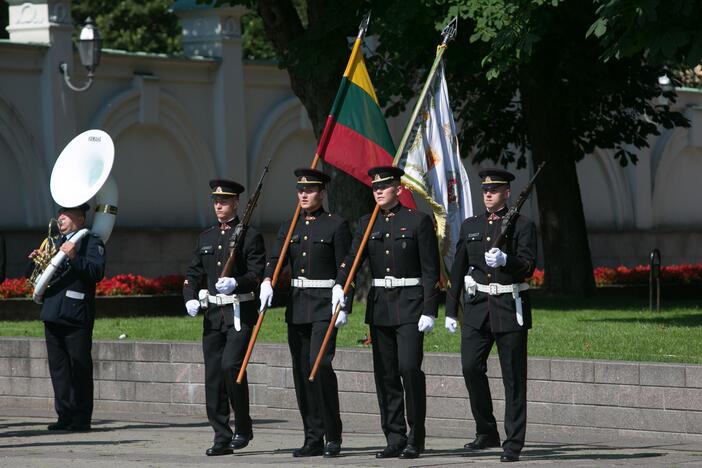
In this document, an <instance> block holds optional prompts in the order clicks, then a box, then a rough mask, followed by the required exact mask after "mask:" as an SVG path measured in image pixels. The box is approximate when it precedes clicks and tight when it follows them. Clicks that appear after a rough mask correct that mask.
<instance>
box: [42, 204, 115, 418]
mask: <svg viewBox="0 0 702 468" xmlns="http://www.w3.org/2000/svg"><path fill="white" fill-rule="evenodd" d="M89 208H90V207H89V206H88V204H87V203H84V204H82V205H81V206H78V207H73V208H60V209H59V211H58V218H57V220H58V224H59V231H60V233H61V240H60V243H59V245H60V250H61V251H62V252H64V253H65V254H66V259H65V260H64V261H63V262H62V263H61V265H60V266H59V267H58V268H57V269H56V271H55V273H54V275H53V277H52V278H51V280H50V281H49V285H48V287H47V289H46V292H45V293H44V303H43V305H42V307H41V317H40V318H41V320H42V321H43V322H44V334H45V337H46V354H47V358H48V361H49V374H50V375H51V384H52V385H53V387H54V407H55V409H56V413H57V414H58V421H56V422H55V423H53V424H50V425H49V427H48V429H49V430H50V431H56V430H69V431H89V430H90V422H91V419H92V415H93V360H92V357H91V354H90V353H91V350H92V346H93V324H94V322H95V285H96V284H97V282H98V281H100V280H101V279H102V277H103V276H104V274H105V245H104V244H103V242H102V240H100V238H99V237H98V236H96V235H95V234H92V233H88V234H87V235H85V236H83V238H82V239H80V240H79V241H78V242H76V243H73V242H71V238H72V237H73V236H74V235H75V234H76V233H77V232H78V231H79V230H81V229H83V228H84V227H85V218H86V216H85V213H86V211H88V209H89ZM37 254H38V251H36V250H35V251H33V252H32V253H31V254H30V255H29V257H30V258H34V257H35V256H36V255H37Z"/></svg>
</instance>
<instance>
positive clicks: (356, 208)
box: [258, 0, 374, 301]
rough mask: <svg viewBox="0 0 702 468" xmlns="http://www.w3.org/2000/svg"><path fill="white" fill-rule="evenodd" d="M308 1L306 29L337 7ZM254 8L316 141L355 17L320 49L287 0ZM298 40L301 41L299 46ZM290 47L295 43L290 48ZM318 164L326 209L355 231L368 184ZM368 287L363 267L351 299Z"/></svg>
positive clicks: (365, 207) (262, 1) (368, 206)
mask: <svg viewBox="0 0 702 468" xmlns="http://www.w3.org/2000/svg"><path fill="white" fill-rule="evenodd" d="M307 4H308V16H309V18H308V20H309V25H308V30H309V28H311V27H314V26H315V24H314V22H315V21H318V18H324V17H325V14H324V12H323V9H324V8H327V9H329V8H331V9H333V8H338V5H337V4H336V3H335V2H330V3H328V2H324V1H321V2H320V1H317V0H308V2H307ZM258 13H259V15H260V16H261V18H262V19H263V24H264V27H265V30H266V34H267V36H268V38H269V39H270V41H271V42H272V43H273V46H274V48H275V50H276V53H277V54H278V56H279V57H281V58H283V65H284V66H285V68H286V70H287V72H288V76H289V77H290V85H291V86H292V89H293V92H294V93H295V95H296V96H297V97H298V98H299V99H300V101H301V102H302V105H303V106H304V107H305V109H306V110H307V115H308V116H309V118H310V121H311V122H312V128H313V130H314V134H315V137H316V138H317V140H319V137H320V136H321V135H322V131H323V130H324V125H325V123H326V121H327V116H328V115H329V111H330V109H331V106H332V103H333V102H334V97H335V96H336V92H337V90H338V88H339V83H340V82H341V76H342V74H343V72H344V68H345V66H346V63H347V61H348V58H349V54H350V50H349V48H348V44H347V42H346V36H347V35H351V34H353V33H355V29H354V28H355V26H356V25H357V23H356V24H353V21H355V19H353V20H352V19H350V24H351V26H350V28H349V29H348V30H347V31H342V30H340V31H339V34H338V35H337V36H336V37H335V38H333V39H332V38H331V36H330V35H327V36H326V37H325V38H324V42H325V45H324V46H323V47H324V49H325V52H324V53H320V52H319V51H318V48H317V45H319V46H320V47H321V46H322V45H321V44H315V43H314V40H313V39H309V40H307V41H305V39H303V38H304V36H305V34H306V32H307V31H306V30H305V28H304V27H303V25H302V21H301V20H300V18H299V16H298V14H297V11H296V10H295V7H294V5H293V3H292V2H291V1H290V0H258ZM327 17H328V13H327ZM359 20H360V19H359ZM330 40H333V42H335V44H332V45H331V47H330V46H329V44H326V43H328V42H329V41H330ZM301 43H305V45H304V46H301ZM293 48H296V49H295V51H294V52H292V51H293ZM310 157H312V155H310ZM318 168H319V169H323V170H324V171H325V172H327V173H328V174H329V175H330V176H331V178H332V181H331V184H330V189H329V190H328V191H327V200H328V204H329V211H331V212H332V213H336V214H338V215H340V216H343V217H344V218H346V219H348V220H349V222H350V223H351V229H352V232H354V231H355V228H356V225H357V222H358V219H359V218H360V217H361V216H363V215H364V214H366V213H369V212H370V211H372V209H373V206H374V201H373V195H372V193H371V191H370V189H369V188H368V187H367V186H365V185H363V184H362V183H361V182H359V181H357V180H356V179H354V178H353V177H351V176H349V175H347V174H345V173H344V172H342V171H339V170H337V169H336V168H334V167H333V166H331V165H330V164H320V165H319V166H318ZM369 288H370V272H369V269H368V267H367V266H364V267H363V268H361V269H359V271H358V272H357V274H356V299H357V300H363V301H365V298H366V295H367V292H368V289H369Z"/></svg>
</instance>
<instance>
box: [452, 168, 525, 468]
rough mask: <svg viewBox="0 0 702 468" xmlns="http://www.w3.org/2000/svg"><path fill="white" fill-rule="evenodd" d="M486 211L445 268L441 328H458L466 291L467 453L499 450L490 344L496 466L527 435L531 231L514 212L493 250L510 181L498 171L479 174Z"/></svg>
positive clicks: (464, 233)
mask: <svg viewBox="0 0 702 468" xmlns="http://www.w3.org/2000/svg"><path fill="white" fill-rule="evenodd" d="M479 174H480V177H481V178H483V179H484V180H483V182H482V188H483V202H484V203H485V208H486V212H485V213H483V214H480V215H477V216H473V217H471V218H468V219H466V220H465V221H464V222H463V225H462V226H461V232H460V238H459V240H458V245H457V247H456V257H455V258H454V260H453V265H452V267H451V288H450V290H449V291H448V294H447V299H446V328H447V329H448V330H449V331H450V332H455V331H456V328H457V320H456V319H457V313H458V304H459V302H460V298H461V296H462V295H463V294H464V290H465V305H464V314H463V327H462V330H461V332H462V337H461V363H462V367H463V377H464V379H465V382H466V387H467V388H468V395H469V397H470V407H471V411H472V413H473V418H474V419H475V425H476V439H475V440H474V441H473V442H470V443H468V444H466V445H465V448H466V449H469V450H481V449H484V448H488V447H499V446H500V436H499V433H498V432H497V423H496V421H495V417H494V415H493V410H492V397H491V395H490V387H489V386H488V378H487V375H486V373H487V359H488V355H489V354H490V350H491V348H492V345H493V343H497V351H498V353H499V357H500V367H501V369H502V382H503V384H504V387H505V433H506V439H505V440H504V442H503V444H502V449H503V454H502V456H501V458H500V461H503V462H511V461H517V460H519V453H520V452H521V450H522V447H523V446H524V436H525V433H526V411H527V401H526V389H527V330H528V329H529V328H531V305H530V302H529V292H528V291H527V290H526V289H528V286H527V284H526V283H525V282H524V281H525V280H526V278H529V277H530V276H531V274H532V273H533V271H534V266H535V261H536V227H535V226H534V223H533V222H532V221H531V220H529V219H527V218H526V217H525V216H521V215H519V214H517V215H516V216H517V218H516V223H515V224H514V227H513V228H512V229H510V230H509V231H507V240H506V243H505V244H504V246H503V247H502V248H501V249H498V248H495V247H493V244H494V242H495V240H496V239H497V237H498V236H499V235H500V233H501V228H502V218H503V217H504V216H505V215H506V214H507V210H508V208H507V200H508V198H509V195H510V191H509V188H510V184H509V183H510V181H512V180H514V175H512V174H511V173H509V172H507V171H504V170H502V169H488V170H484V171H481V172H480V173H479Z"/></svg>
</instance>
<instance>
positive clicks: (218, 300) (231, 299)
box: [207, 292, 256, 306]
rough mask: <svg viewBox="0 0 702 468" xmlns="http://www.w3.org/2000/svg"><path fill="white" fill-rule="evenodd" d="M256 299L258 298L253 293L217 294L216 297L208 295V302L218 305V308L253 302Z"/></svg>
mask: <svg viewBox="0 0 702 468" xmlns="http://www.w3.org/2000/svg"><path fill="white" fill-rule="evenodd" d="M254 297H256V296H255V295H254V293H253V292H249V293H246V294H217V295H216V296H212V295H210V294H208V295H207V302H209V303H210V304H217V305H218V306H223V305H229V304H238V303H240V302H247V301H253V300H254Z"/></svg>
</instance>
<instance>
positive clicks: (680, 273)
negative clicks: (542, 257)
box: [529, 263, 702, 287]
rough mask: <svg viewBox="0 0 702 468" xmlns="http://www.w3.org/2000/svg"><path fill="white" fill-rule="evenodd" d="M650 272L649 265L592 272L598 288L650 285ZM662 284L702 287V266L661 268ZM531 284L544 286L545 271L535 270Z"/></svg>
mask: <svg viewBox="0 0 702 468" xmlns="http://www.w3.org/2000/svg"><path fill="white" fill-rule="evenodd" d="M649 272H650V267H649V266H648V265H637V266H635V267H633V268H628V267H625V266H618V267H616V268H609V267H597V268H595V269H594V270H593V271H592V273H593V275H594V276H595V284H596V285H597V286H610V285H614V284H617V285H633V284H648V275H649ZM661 283H663V284H699V285H702V264H699V263H697V264H688V265H672V266H666V267H661ZM529 284H530V285H531V286H535V287H540V286H543V284H544V272H543V270H538V269H537V270H534V275H533V276H532V277H531V279H529Z"/></svg>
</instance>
